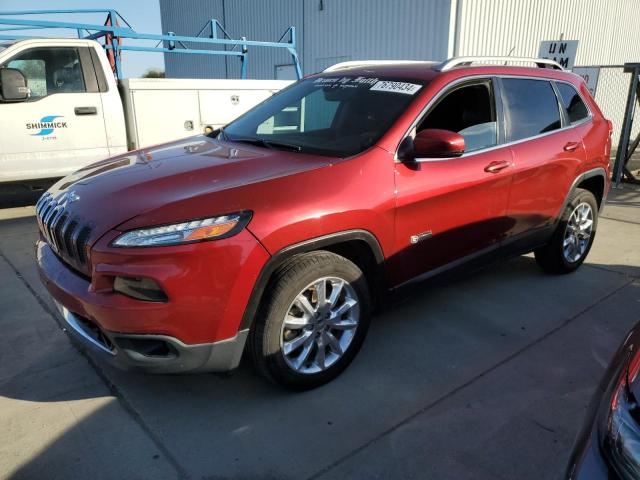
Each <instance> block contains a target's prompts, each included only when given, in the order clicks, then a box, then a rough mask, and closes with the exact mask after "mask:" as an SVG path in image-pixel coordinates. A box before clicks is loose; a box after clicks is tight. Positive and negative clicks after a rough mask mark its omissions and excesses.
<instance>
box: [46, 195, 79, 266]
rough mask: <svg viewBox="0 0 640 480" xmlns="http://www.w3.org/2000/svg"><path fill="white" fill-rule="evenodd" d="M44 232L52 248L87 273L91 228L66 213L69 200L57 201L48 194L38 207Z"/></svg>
mask: <svg viewBox="0 0 640 480" xmlns="http://www.w3.org/2000/svg"><path fill="white" fill-rule="evenodd" d="M36 218H37V219H38V226H39V227H40V232H41V233H42V236H43V237H44V238H45V240H46V241H47V243H48V244H49V245H50V246H51V248H52V249H53V250H54V251H55V252H56V253H57V254H58V256H60V257H61V258H62V259H63V260H64V261H65V262H66V263H68V264H69V265H71V266H72V267H74V268H76V269H78V270H80V271H82V272H84V273H87V271H88V269H89V264H88V263H89V259H88V257H87V247H88V241H89V237H90V236H91V226H90V225H89V224H87V223H85V222H83V221H82V220H81V219H80V218H78V217H76V216H74V215H72V214H71V213H70V212H69V211H67V210H66V196H65V195H64V194H63V196H62V197H61V198H59V199H55V198H54V197H53V196H52V195H51V194H50V193H48V192H47V193H45V194H44V195H43V196H42V197H40V200H38V203H36Z"/></svg>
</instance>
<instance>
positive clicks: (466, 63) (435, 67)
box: [318, 57, 581, 84]
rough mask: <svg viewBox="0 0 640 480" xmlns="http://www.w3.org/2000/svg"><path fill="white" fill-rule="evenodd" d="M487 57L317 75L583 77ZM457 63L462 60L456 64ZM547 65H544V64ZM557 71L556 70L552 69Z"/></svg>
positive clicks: (377, 63) (348, 67)
mask: <svg viewBox="0 0 640 480" xmlns="http://www.w3.org/2000/svg"><path fill="white" fill-rule="evenodd" d="M484 58H485V57H459V58H458V59H449V60H446V61H445V62H436V61H410V60H406V61H405V60H362V61H351V62H343V63H339V64H336V65H333V66H331V67H329V68H327V69H326V70H324V71H323V72H320V73H319V74H318V75H362V76H369V77H370V76H379V77H394V78H398V79H413V80H425V81H430V80H433V79H434V78H435V77H438V76H441V75H447V76H451V77H456V78H459V77H464V76H472V75H474V76H475V75H513V76H529V77H541V78H548V79H552V80H564V81H568V82H570V83H574V84H576V83H577V82H580V81H581V77H579V76H578V75H575V74H574V73H571V72H569V71H567V70H563V69H562V68H561V67H560V65H558V64H557V63H555V62H553V61H547V60H546V59H528V58H508V57H505V58H506V59H501V60H498V59H500V58H501V57H486V59H487V60H488V61H491V62H497V61H501V62H503V63H502V64H492V63H482V60H484ZM455 60H461V62H456V61H455ZM514 60H515V61H516V62H518V63H520V64H522V63H524V62H531V63H534V64H535V63H537V62H540V63H538V66H523V65H506V64H504V63H505V62H508V61H514ZM543 62H544V63H543ZM551 67H555V68H551Z"/></svg>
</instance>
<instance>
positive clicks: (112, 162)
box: [49, 136, 332, 243]
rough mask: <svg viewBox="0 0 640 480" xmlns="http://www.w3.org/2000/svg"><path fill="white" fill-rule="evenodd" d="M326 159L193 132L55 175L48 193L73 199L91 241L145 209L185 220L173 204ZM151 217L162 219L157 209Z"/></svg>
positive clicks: (219, 210)
mask: <svg viewBox="0 0 640 480" xmlns="http://www.w3.org/2000/svg"><path fill="white" fill-rule="evenodd" d="M331 160H332V159H331V158H328V157H320V156H313V155H306V154H299V153H292V152H287V151H281V150H269V149H266V148H258V147H253V146H250V145H246V144H240V143H232V142H228V143H227V142H219V141H216V140H213V139H211V138H208V137H205V136H198V137H192V138H190V139H187V140H182V141H177V142H172V143H168V144H164V145H159V146H156V147H151V148H146V149H143V150H140V151H137V152H130V153H129V154H127V155H122V156H118V157H114V158H111V159H108V160H104V161H102V162H98V163H95V164H92V165H90V166H88V167H85V168H83V169H81V170H79V171H77V172H75V173H73V174H72V175H69V176H68V177H65V178H63V179H62V180H60V181H59V182H58V183H56V184H55V185H54V186H53V187H51V189H50V190H49V193H51V195H53V197H54V198H62V197H67V198H70V197H72V198H73V199H74V201H73V202H69V201H67V203H66V207H65V209H66V210H68V211H69V213H70V214H72V215H74V216H77V217H80V218H82V219H84V220H85V221H88V222H90V223H91V224H92V238H91V239H90V243H92V242H94V241H95V240H96V239H97V238H98V237H100V236H102V235H103V234H104V233H106V232H107V231H108V230H110V229H114V228H117V227H118V226H119V225H121V224H123V223H124V222H126V221H128V220H130V219H132V218H134V217H137V216H139V215H141V214H144V213H146V212H150V211H153V212H163V211H166V212H167V220H166V221H170V220H173V219H174V218H176V216H180V215H184V217H183V218H179V219H178V221H181V220H187V219H189V218H190V217H189V216H190V212H187V211H185V212H179V211H178V212H176V209H175V208H174V209H173V210H172V205H179V204H180V202H182V201H184V200H187V199H193V198H197V197H203V200H204V199H205V198H209V197H210V194H215V193H216V192H222V191H226V190H229V189H233V188H236V187H241V186H246V185H251V184H255V183H258V182H262V181H267V180H269V179H273V178H277V177H282V176H285V175H292V174H295V173H299V172H304V171H308V170H312V169H315V168H320V167H323V166H326V165H328V164H330V163H331ZM65 193H68V194H70V193H73V195H65ZM216 198H217V199H219V198H220V196H219V195H216ZM247 201H249V199H248V200H247ZM242 208H247V209H250V208H251V206H250V205H248V204H247V205H246V206H243V207H242ZM223 210H224V206H223V205H220V206H219V207H218V206H216V205H211V209H210V213H211V215H217V214H224V213H228V212H225V211H223ZM158 215H160V216H158ZM153 218H154V221H155V222H157V223H163V222H165V220H164V219H163V218H162V214H161V213H160V214H154V217H153Z"/></svg>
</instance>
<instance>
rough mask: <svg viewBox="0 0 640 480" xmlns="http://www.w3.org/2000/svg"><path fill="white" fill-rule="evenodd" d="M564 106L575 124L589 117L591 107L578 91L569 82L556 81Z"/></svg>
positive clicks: (571, 121) (570, 121)
mask: <svg viewBox="0 0 640 480" xmlns="http://www.w3.org/2000/svg"><path fill="white" fill-rule="evenodd" d="M556 87H558V92H559V93H560V100H561V102H562V106H563V107H564V109H565V110H566V111H567V115H568V118H569V123H571V125H573V124H574V123H578V122H580V121H582V120H584V119H585V118H588V117H589V109H588V108H587V106H586V105H585V104H584V102H583V101H582V97H580V95H579V94H578V91H577V90H576V89H575V88H574V87H573V86H572V85H569V84H568V83H560V82H556Z"/></svg>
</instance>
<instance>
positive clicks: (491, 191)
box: [36, 57, 611, 389]
mask: <svg viewBox="0 0 640 480" xmlns="http://www.w3.org/2000/svg"><path fill="white" fill-rule="evenodd" d="M490 60H496V59H495V58H493V59H490ZM508 60H514V59H513V58H509V59H508ZM524 60H525V59H520V61H524ZM481 61H482V60H481V59H478V58H469V57H467V58H457V59H451V60H448V61H446V62H444V63H435V62H348V63H345V64H339V65H336V66H334V67H331V68H329V69H328V70H326V71H324V72H322V73H319V74H316V75H312V76H309V77H307V78H305V79H303V80H301V81H299V82H297V83H295V84H293V85H292V86H290V87H288V88H286V89H285V90H282V91H281V92H279V93H278V94H276V95H274V96H273V97H271V98H269V99H268V100H266V101H265V102H263V103H261V104H260V105H258V106H256V107H255V108H253V109H252V110H250V111H249V112H248V113H246V114H244V115H243V116H241V117H240V118H238V119H237V120H235V121H233V122H231V123H230V124H229V125H227V126H226V127H225V128H223V129H220V130H217V131H215V132H213V133H211V134H209V135H208V136H202V135H201V136H196V137H193V138H189V139H186V140H181V141H176V142H173V143H168V144H165V145H160V146H156V147H152V148H146V149H142V150H140V151H136V152H131V153H129V154H126V155H121V156H118V157H115V158H111V159H108V160H105V161H103V162H99V163H96V164H93V165H91V166H89V167H86V168H83V169H81V170H79V171H78V172H76V173H74V174H72V175H70V176H68V177H66V178H64V179H62V180H60V181H59V182H58V183H57V184H56V185H54V186H53V187H52V188H51V189H50V190H49V191H48V192H47V193H46V194H45V195H44V196H43V197H42V198H41V199H40V201H39V202H38V204H37V208H36V211H37V219H38V222H39V226H40V231H41V236H40V239H39V241H38V243H37V246H36V249H37V262H38V267H39V270H40V274H41V277H42V280H43V282H44V284H45V285H46V287H47V289H48V290H49V292H50V293H51V295H52V296H53V298H54V299H55V301H56V303H57V304H58V305H59V307H60V310H61V312H62V315H63V317H64V319H65V322H66V324H67V330H68V331H69V333H70V334H71V335H72V336H73V337H74V338H75V339H77V340H79V341H80V342H81V343H82V344H83V345H85V346H86V347H88V348H89V349H91V350H93V351H94V352H96V353H97V354H98V355H100V356H102V357H104V358H106V359H108V360H109V361H111V362H112V363H114V364H115V365H117V366H120V367H123V368H128V369H135V370H142V371H146V372H187V371H189V372H193V371H226V370H230V369H233V368H235V367H236V366H237V365H238V363H239V362H240V358H241V356H242V354H243V352H244V351H245V350H246V351H247V354H249V355H250V356H251V357H252V358H253V360H254V362H255V364H256V366H257V368H258V369H259V370H260V371H261V372H262V373H264V374H265V375H266V376H267V377H268V378H270V379H272V380H275V381H276V382H278V383H280V384H283V385H285V386H288V387H291V388H297V389H304V388H312V387H315V386H318V385H320V384H322V383H325V382H327V381H329V380H330V379H332V378H334V377H336V376H337V375H338V374H339V373H340V372H341V371H342V370H344V369H345V367H347V365H348V364H349V363H350V362H351V361H352V360H353V358H354V356H355V355H356V353H357V352H358V350H359V348H360V346H361V345H362V342H363V340H364V338H365V335H366V332H367V327H368V324H369V316H370V313H371V311H372V308H373V307H374V306H375V305H376V303H377V300H378V299H380V298H382V297H383V295H382V294H383V293H384V292H386V291H388V290H392V289H397V288H398V287H400V286H402V285H405V284H407V283H408V282H412V281H415V280H419V279H423V278H426V277H428V276H431V275H434V274H436V273H439V272H442V271H444V270H446V269H449V268H451V267H453V266H457V265H460V264H462V263H463V262H466V261H468V260H470V259H476V258H479V257H480V256H484V255H485V254H494V255H495V254H496V253H499V254H500V255H502V256H507V255H514V254H521V253H525V252H531V251H534V252H535V256H536V259H537V261H538V263H539V264H540V266H541V267H542V268H543V269H544V270H546V271H548V272H553V273H565V272H571V271H573V270H575V269H576V268H578V267H579V266H580V264H581V263H582V262H583V261H584V259H585V257H586V256H587V254H588V253H589V249H590V247H591V245H592V243H593V239H594V235H595V232H596V226H597V219H598V211H599V209H600V208H601V206H602V204H603V203H604V197H605V195H606V193H607V190H608V188H609V152H610V147H611V141H610V132H611V123H610V122H609V121H608V120H606V119H605V118H604V117H603V115H602V113H601V111H600V110H599V108H598V106H597V105H596V103H595V102H594V100H593V98H592V97H591V96H590V95H589V92H588V90H587V88H586V86H585V84H584V83H583V81H582V80H581V79H580V77H578V76H576V75H574V74H572V73H568V72H565V71H563V70H562V69H560V67H559V66H557V64H553V62H549V61H545V60H540V59H536V60H533V62H535V63H537V67H524V66H505V65H490V64H484V65H482V64H480V65H479V64H478V62H481ZM529 61H531V59H529ZM485 63H486V62H485Z"/></svg>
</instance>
